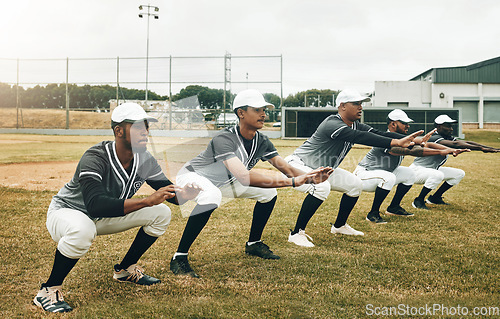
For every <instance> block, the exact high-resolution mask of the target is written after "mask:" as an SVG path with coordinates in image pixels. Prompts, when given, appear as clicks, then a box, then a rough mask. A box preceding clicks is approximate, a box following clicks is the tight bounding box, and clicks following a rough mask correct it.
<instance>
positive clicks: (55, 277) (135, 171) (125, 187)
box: [33, 103, 200, 312]
mask: <svg viewBox="0 0 500 319" xmlns="http://www.w3.org/2000/svg"><path fill="white" fill-rule="evenodd" d="M149 121H156V119H154V118H152V117H150V116H148V115H147V114H146V112H144V110H143V109H142V107H141V106H139V105H138V104H135V103H124V104H122V105H120V106H118V107H117V108H116V109H115V110H114V111H113V113H112V115H111V127H112V128H113V132H114V141H103V142H101V143H99V144H97V145H94V146H92V147H91V148H90V149H88V150H87V151H86V152H85V153H84V154H83V156H82V158H81V159H80V162H79V163H78V166H77V168H76V172H75V174H74V176H73V178H72V179H71V181H69V182H68V183H67V184H65V185H64V187H63V188H62V189H61V190H60V191H59V192H58V193H57V195H55V196H54V197H53V199H52V202H51V203H50V206H49V209H48V212H47V223H46V224H47V229H48V231H49V233H50V235H51V237H52V239H53V240H54V241H56V242H57V243H58V244H57V249H56V253H55V259H54V264H53V267H52V272H51V273H50V276H49V278H48V280H47V281H46V282H45V283H43V284H42V286H41V288H40V291H38V294H37V295H36V297H35V299H34V300H33V301H34V303H35V305H37V306H38V307H41V308H43V309H44V310H45V311H48V312H68V311H71V310H72V308H71V307H70V306H69V305H68V303H66V301H64V298H63V295H62V293H61V285H62V283H63V280H64V279H65V278H66V276H67V275H68V274H69V272H70V271H71V269H72V268H73V267H74V266H75V264H76V262H77V261H78V260H79V259H80V258H82V257H83V256H84V255H85V253H86V252H87V251H88V250H89V248H90V245H91V244H92V241H93V240H94V238H95V236H98V235H106V234H114V233H118V232H122V231H125V230H128V229H131V228H135V227H140V229H139V232H138V233H137V236H136V237H135V240H134V241H133V243H132V245H131V246H130V249H129V251H128V252H127V254H126V255H125V257H124V258H123V259H122V261H121V262H120V263H119V264H116V265H115V266H114V274H113V279H115V280H117V281H119V282H131V283H135V284H138V285H152V284H156V283H159V282H160V280H159V279H156V278H154V277H151V276H148V275H146V274H144V272H143V270H142V268H141V267H139V266H138V265H137V261H138V260H139V258H140V257H141V256H142V255H143V254H144V253H145V252H146V250H147V249H148V248H149V247H150V246H151V245H152V244H153V243H154V242H155V241H156V239H157V238H158V237H159V236H161V235H163V233H164V232H165V230H166V228H167V226H168V224H169V223H170V209H169V208H168V207H167V206H166V205H165V204H163V202H164V201H165V200H166V201H169V202H171V203H174V204H179V203H182V202H184V201H186V200H189V199H191V198H193V197H195V196H196V195H197V194H198V192H199V191H200V189H199V188H198V187H197V186H196V185H192V184H186V186H185V187H183V188H179V187H177V186H175V185H173V184H172V182H171V181H169V180H168V178H167V177H166V176H165V175H164V174H163V172H162V170H161V168H160V166H159V165H158V163H157V161H156V160H155V159H154V157H153V156H152V155H151V154H150V153H149V152H148V151H147V150H146V143H147V141H148V131H149V129H148V127H149V126H148V123H149ZM145 182H146V183H148V184H149V185H150V186H151V187H153V188H154V189H155V190H156V191H155V192H154V193H153V194H152V195H150V196H148V197H146V198H132V196H133V195H134V194H135V193H136V192H137V191H138V190H139V188H140V187H141V185H143V184H144V183H145Z"/></svg>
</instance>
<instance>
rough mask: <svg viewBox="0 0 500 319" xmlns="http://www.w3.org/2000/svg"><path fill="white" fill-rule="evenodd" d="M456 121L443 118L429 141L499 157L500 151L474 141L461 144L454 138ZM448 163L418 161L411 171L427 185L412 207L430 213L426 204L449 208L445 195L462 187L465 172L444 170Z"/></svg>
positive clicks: (443, 158)
mask: <svg viewBox="0 0 500 319" xmlns="http://www.w3.org/2000/svg"><path fill="white" fill-rule="evenodd" d="M455 122H456V120H453V119H451V118H450V117H449V116H448V115H446V114H442V115H439V116H438V117H436V118H435V119H434V126H435V127H436V128H437V131H436V133H434V135H432V136H431V138H430V139H429V141H430V142H435V143H438V144H441V145H444V146H447V147H451V148H456V149H466V150H467V151H469V150H473V151H483V152H484V153H498V152H499V151H500V149H498V148H494V147H490V146H486V145H482V144H479V143H476V142H472V141H460V140H457V139H456V137H453V136H452V134H453V127H452V126H451V124H452V123H455ZM447 159H448V156H447V155H435V156H430V157H425V158H424V157H422V158H415V160H414V161H413V163H412V164H411V165H410V168H411V169H413V171H414V172H415V175H416V179H415V184H424V187H423V188H422V191H421V192H420V194H419V195H418V197H417V198H415V199H414V200H413V203H412V206H413V207H415V208H419V209H429V207H427V205H426V204H425V203H428V204H436V205H448V204H447V203H446V202H445V201H444V200H443V194H444V192H446V191H447V190H449V189H450V188H451V187H453V186H455V185H457V184H458V183H460V181H461V180H462V179H463V178H464V176H465V172H464V171H463V170H461V169H458V168H453V167H443V165H444V164H445V163H446V160H447ZM442 181H444V182H443V184H442V185H441V187H439V189H438V190H437V191H436V192H435V193H434V194H433V195H430V196H429V197H428V198H427V199H425V197H426V196H427V194H429V193H430V191H431V190H433V189H436V188H437V187H438V186H439V184H441V182H442Z"/></svg>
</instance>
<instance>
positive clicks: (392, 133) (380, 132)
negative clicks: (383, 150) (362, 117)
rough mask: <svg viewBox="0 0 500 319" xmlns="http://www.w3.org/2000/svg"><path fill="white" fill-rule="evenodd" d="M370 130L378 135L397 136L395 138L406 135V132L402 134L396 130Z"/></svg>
mask: <svg viewBox="0 0 500 319" xmlns="http://www.w3.org/2000/svg"><path fill="white" fill-rule="evenodd" d="M370 132H371V133H374V134H377V135H382V136H385V137H389V138H395V139H400V138H403V137H406V135H404V134H400V133H396V132H387V131H385V132H384V131H379V130H377V129H375V128H372V129H371V130H370Z"/></svg>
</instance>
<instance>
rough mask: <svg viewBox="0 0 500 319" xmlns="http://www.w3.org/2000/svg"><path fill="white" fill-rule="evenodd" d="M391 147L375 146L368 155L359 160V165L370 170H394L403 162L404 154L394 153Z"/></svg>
mask: <svg viewBox="0 0 500 319" xmlns="http://www.w3.org/2000/svg"><path fill="white" fill-rule="evenodd" d="M389 151H390V149H388V148H383V147H373V148H372V149H371V150H370V151H369V152H368V153H367V154H366V156H365V157H364V158H363V159H362V160H361V162H359V166H362V167H364V168H365V169H366V170H368V171H374V170H384V171H388V172H393V171H394V170H395V169H396V168H398V166H399V165H401V162H402V161H403V158H404V156H400V155H392V154H390V153H389Z"/></svg>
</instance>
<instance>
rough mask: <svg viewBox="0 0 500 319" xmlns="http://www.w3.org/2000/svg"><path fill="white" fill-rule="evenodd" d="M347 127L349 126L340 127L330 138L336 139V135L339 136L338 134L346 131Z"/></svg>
mask: <svg viewBox="0 0 500 319" xmlns="http://www.w3.org/2000/svg"><path fill="white" fill-rule="evenodd" d="M346 127H347V126H342V127H339V128H338V129H336V130H335V131H334V132H333V133H332V135H330V138H331V139H334V138H335V135H337V134H338V132H340V130H343V129H345V128H346Z"/></svg>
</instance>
